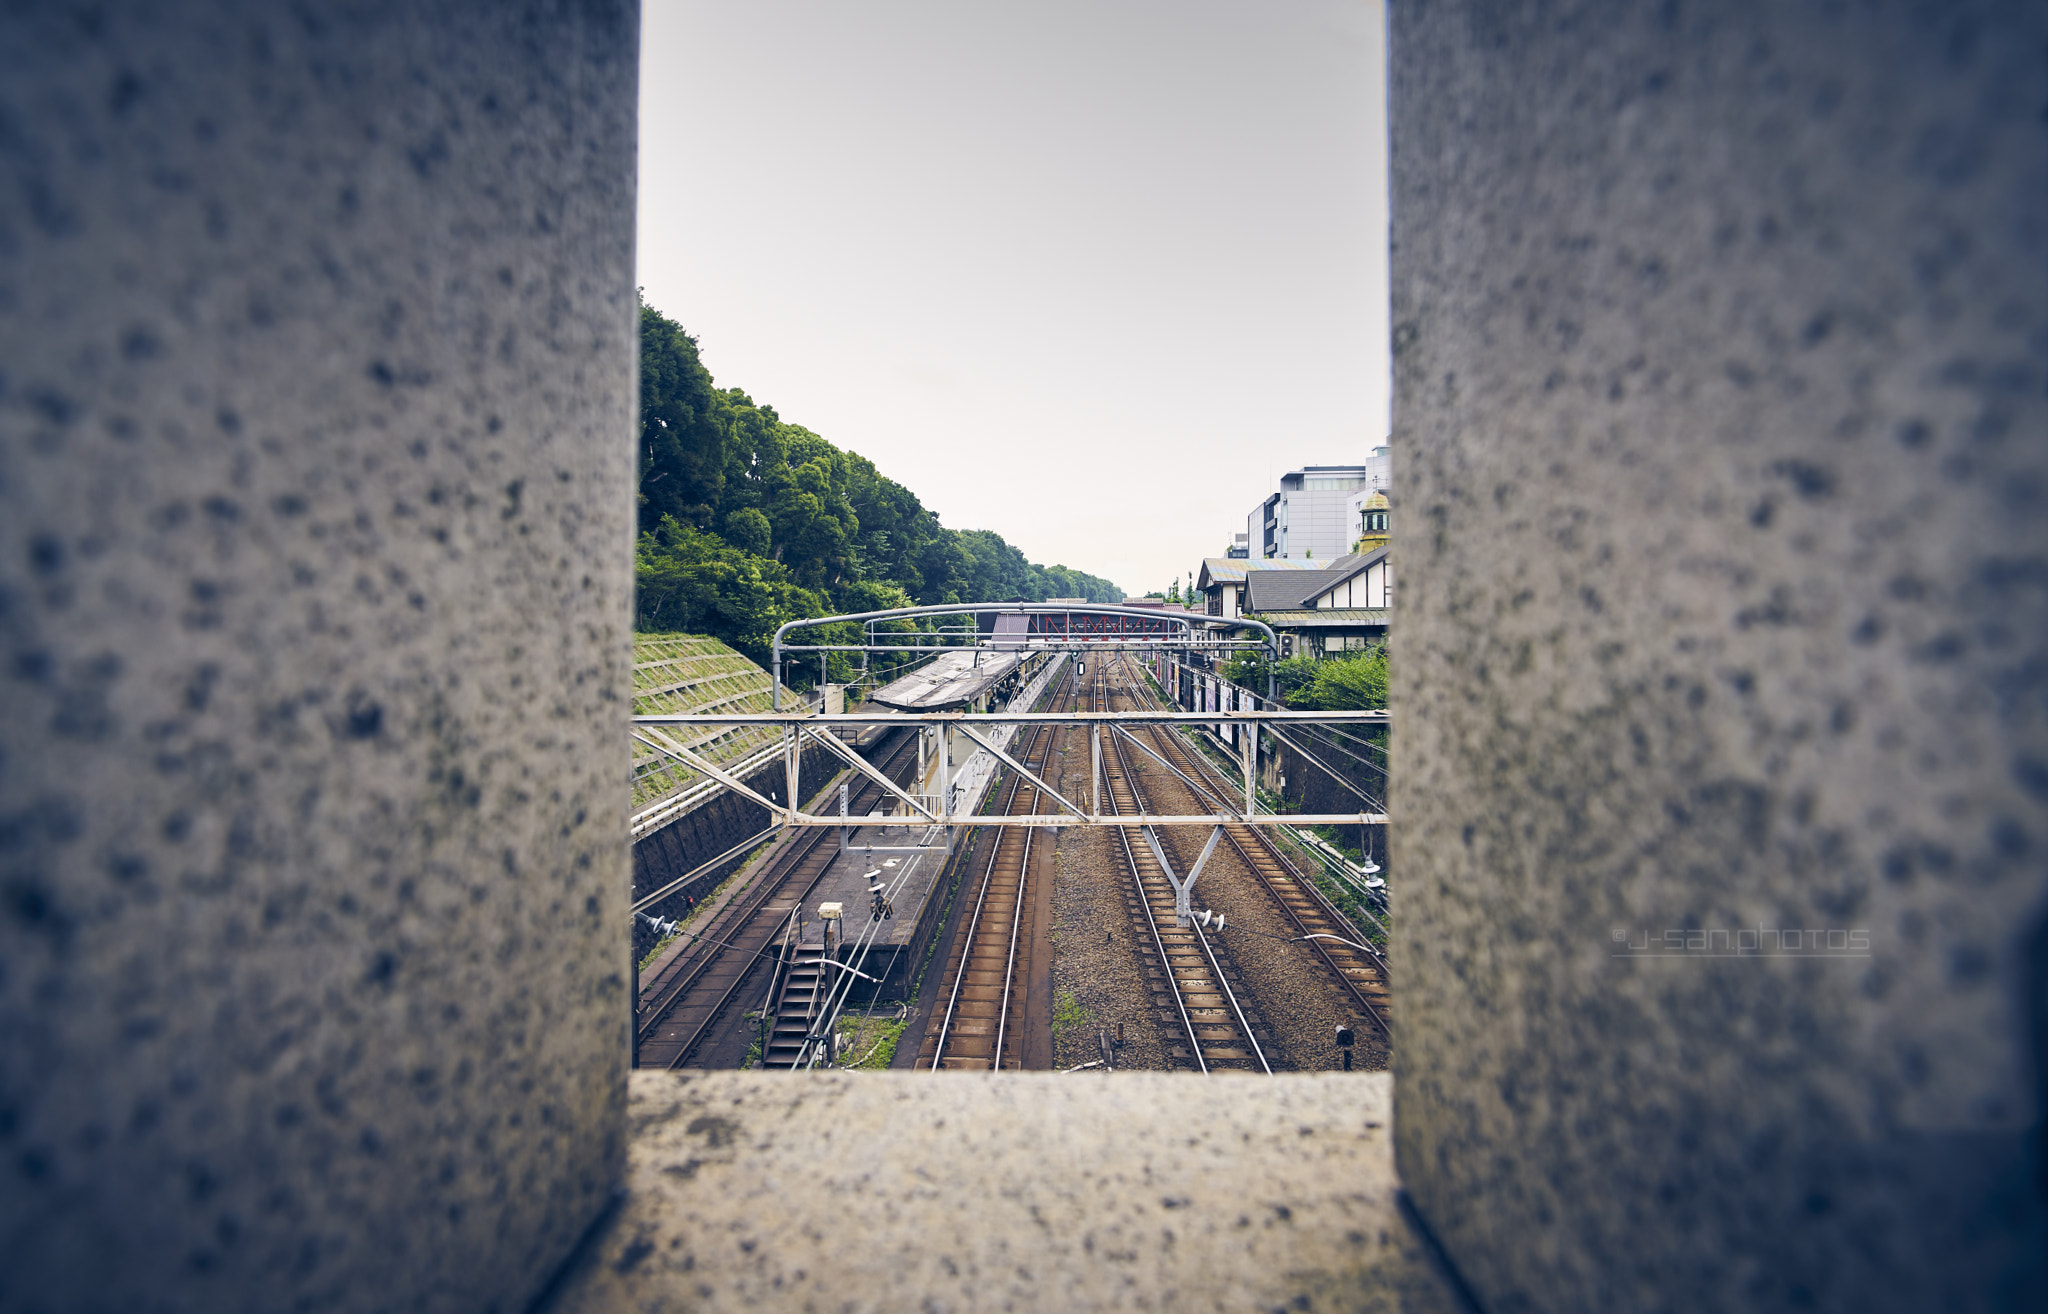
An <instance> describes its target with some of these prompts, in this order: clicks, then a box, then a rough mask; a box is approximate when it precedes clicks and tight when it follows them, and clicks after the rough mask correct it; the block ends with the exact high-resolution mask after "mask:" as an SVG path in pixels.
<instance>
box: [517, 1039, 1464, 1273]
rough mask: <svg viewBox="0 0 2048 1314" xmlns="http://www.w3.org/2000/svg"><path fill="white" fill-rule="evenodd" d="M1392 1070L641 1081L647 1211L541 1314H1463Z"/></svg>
mask: <svg viewBox="0 0 2048 1314" xmlns="http://www.w3.org/2000/svg"><path fill="white" fill-rule="evenodd" d="M1388 1108H1389V1091H1388V1081H1387V1078H1386V1077H1384V1076H1380V1075H1367V1076H1352V1077H1349V1078H1344V1077H1336V1076H1322V1075H1295V1076H1287V1077H1279V1078H1263V1077H1260V1078H1253V1077H1199V1076H1181V1075H1175V1074H1169V1073H1152V1072H1123V1073H1116V1074H1113V1075H1098V1074H1093V1073H1077V1074H1060V1073H997V1074H987V1075H965V1074H957V1073H946V1074H939V1075H936V1076H934V1075H932V1074H928V1073H917V1074H912V1073H897V1072H890V1073H874V1074H865V1073H834V1074H807V1075H803V1076H797V1077H790V1076H782V1075H777V1074H772V1073H747V1072H717V1073H687V1072H686V1073H667V1072H660V1073H656V1072H638V1073H635V1074H633V1079H632V1100H631V1104H630V1106H629V1110H628V1112H629V1116H630V1120H631V1123H632V1127H633V1148H632V1172H631V1178H630V1182H631V1185H630V1194H629V1195H628V1197H627V1200H626V1203H625V1206H624V1208H623V1209H622V1210H621V1211H620V1213H619V1215H618V1216H617V1217H615V1218H614V1219H613V1220H612V1221H611V1222H610V1223H609V1224H608V1225H607V1226H606V1228H605V1230H604V1232H603V1234H602V1235H601V1236H599V1237H598V1238H597V1239H596V1241H595V1243H594V1244H593V1245H592V1246H591V1247H590V1248H589V1249H588V1250H587V1251H586V1252H585V1253H584V1255H583V1256H582V1259H581V1262H580V1265H579V1267H578V1268H577V1269H576V1270H575V1272H574V1273H572V1274H571V1275H570V1276H569V1277H568V1278H567V1280H566V1281H565V1283H564V1285H563V1287H562V1289H561V1291H560V1292H559V1294H558V1296H557V1298H556V1299H555V1300H554V1301H553V1302H551V1303H550V1304H548V1305H547V1306H546V1314H626V1312H627V1311H636V1312H645V1314H652V1312H653V1311H680V1310H715V1309H774V1310H792V1311H798V1310H800V1311H821V1310H849V1311H851V1310H904V1309H926V1310H954V1311H965V1310H999V1309H1008V1310H1231V1311H1244V1310H1282V1309H1286V1310H1311V1309H1312V1310H1369V1311H1387V1312H1388V1314H1392V1312H1393V1311H1404V1312H1406V1314H1424V1312H1425V1311H1426V1312H1427V1314H1456V1311H1457V1309H1458V1307H1457V1305H1456V1303H1455V1301H1454V1299H1453V1297H1452V1295H1451V1293H1450V1291H1449V1289H1448V1288H1447V1287H1446V1286H1445V1285H1444V1283H1443V1280H1442V1279H1441V1278H1440V1277H1439V1276H1438V1274H1437V1270H1436V1269H1434V1268H1433V1267H1432V1266H1431V1263H1430V1260H1429V1258H1428V1256H1427V1254H1426V1252H1425V1251H1424V1249H1423V1248H1422V1246H1421V1244H1420V1243H1419V1242H1418V1241H1417V1239H1416V1236H1415V1234H1414V1233H1413V1232H1412V1231H1411V1230H1410V1229H1409V1228H1408V1226H1407V1225H1406V1224H1405V1223H1404V1222H1403V1221H1402V1219H1401V1216H1400V1214H1399V1213H1398V1212H1397V1211H1396V1208H1395V1205H1394V1199H1393V1192H1394V1186H1395V1183H1394V1176H1393V1157H1392V1153H1391V1149H1390V1133H1389V1130H1388V1119H1389V1113H1388Z"/></svg>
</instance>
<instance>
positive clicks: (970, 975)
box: [916, 667, 1075, 1072]
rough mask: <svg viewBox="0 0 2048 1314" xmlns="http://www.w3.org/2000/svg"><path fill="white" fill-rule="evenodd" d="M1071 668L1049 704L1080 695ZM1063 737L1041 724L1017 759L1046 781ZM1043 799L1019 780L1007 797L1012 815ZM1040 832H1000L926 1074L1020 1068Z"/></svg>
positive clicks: (931, 1039) (950, 976)
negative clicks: (1023, 982) (1030, 902)
mask: <svg viewBox="0 0 2048 1314" xmlns="http://www.w3.org/2000/svg"><path fill="white" fill-rule="evenodd" d="M1074 683H1075V681H1074V675H1073V671H1072V668H1071V667H1070V668H1069V669H1068V671H1067V673H1066V675H1065V677H1064V680H1063V684H1062V686H1061V689H1060V691H1059V692H1058V693H1056V694H1055V695H1054V696H1053V698H1052V699H1051V700H1050V701H1052V702H1058V703H1066V702H1070V701H1071V700H1072V699H1073V698H1074V697H1075V693H1074ZM1064 738H1065V733H1064V732H1063V731H1058V730H1055V729H1053V728H1052V727H1050V726H1037V727H1034V728H1033V730H1032V736H1031V739H1030V741H1029V742H1028V743H1027V744H1026V745H1025V749H1024V752H1023V753H1022V754H1020V755H1019V760H1020V761H1022V762H1023V763H1024V765H1026V766H1027V767H1029V768H1031V770H1032V771H1033V772H1035V773H1036V774H1038V775H1039V776H1040V777H1043V776H1044V775H1045V774H1046V771H1047V764H1048V763H1049V761H1050V760H1051V759H1052V758H1053V757H1054V756H1055V755H1056V754H1057V753H1058V751H1059V748H1060V743H1061V741H1062V740H1063V739H1064ZM1044 802H1045V799H1044V797H1043V794H1042V792H1041V791H1040V790H1039V788H1038V787H1037V786H1036V785H1033V784H1032V783H1031V782H1029V781H1028V780H1025V779H1024V778H1023V777H1022V776H1019V775H1015V774H1013V775H1012V776H1011V779H1010V782H1009V785H1008V788H1007V790H1006V791H1005V794H1004V799H1003V811H1004V813H1005V814H1006V815H1012V816H1015V815H1025V814H1030V813H1034V812H1037V811H1039V810H1041V806H1042V805H1043V804H1044ZM1037 834H1038V832H1037V830H1035V829H1010V828H1002V829H999V830H997V831H996V834H995V836H994V840H993V843H992V844H991V845H990V847H989V857H988V863H987V865H986V866H985V867H984V869H983V871H982V876H981V882H980V885H979V887H978V889H977V890H976V893H975V900H974V911H973V912H972V913H971V914H970V915H969V918H968V923H967V926H966V928H965V929H964V930H963V931H962V932H961V933H960V934H959V935H957V936H956V937H955V943H954V947H953V950H952V953H951V954H950V955H949V957H948V959H947V963H946V975H945V977H944V978H942V979H944V980H947V981H949V982H951V984H950V986H949V987H948V988H947V990H946V1007H945V1008H944V1010H943V1011H941V1012H938V1013H937V1014H936V1015H935V1017H934V1020H933V1023H932V1025H930V1026H929V1027H927V1028H926V1033H925V1039H924V1043H923V1045H922V1047H921V1051H920V1053H919V1054H918V1056H917V1062H916V1067H917V1068H918V1069H920V1070H925V1071H934V1072H936V1071H938V1070H940V1069H945V1070H948V1071H967V1072H988V1071H1001V1070H1002V1069H1003V1068H1004V1067H1005V1066H1007V1067H1010V1068H1012V1069H1016V1068H1021V1067H1022V1066H1023V1062H1022V1050H1023V1048H1024V1035H1023V1018H1022V1016H1021V1013H1022V999H1021V997H1020V991H1019V988H1018V985H1019V983H1018V976H1019V959H1018V952H1019V949H1020V947H1026V946H1028V943H1029V936H1030V934H1031V932H1030V929H1029V923H1030V917H1029V912H1028V908H1027V905H1026V898H1027V896H1028V893H1029V891H1028V890H1027V885H1028V880H1029V876H1030V870H1031V858H1032V851H1033V848H1034V845H1035V844H1036V845H1042V844H1044V843H1046V841H1043V840H1036V839H1035V837H1036V836H1037Z"/></svg>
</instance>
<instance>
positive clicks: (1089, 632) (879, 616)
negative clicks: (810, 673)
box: [769, 602, 1280, 711]
mask: <svg viewBox="0 0 2048 1314" xmlns="http://www.w3.org/2000/svg"><path fill="white" fill-rule="evenodd" d="M924 616H974V617H976V618H977V619H979V618H983V617H989V618H994V619H995V623H994V624H993V625H991V626H989V627H988V628H986V629H981V628H977V631H976V633H977V641H976V644H974V645H967V644H952V645H947V646H951V647H968V646H982V645H983V644H986V646H989V647H997V648H1003V649H1005V650H1014V649H1016V648H1018V647H1026V648H1038V649H1042V650H1047V651H1070V650H1098V651H1099V650H1110V651H1122V650H1124V649H1127V648H1161V647H1167V648H1179V649H1183V650H1189V651H1193V650H1208V651H1215V650H1219V649H1224V650H1234V649H1242V648H1264V649H1265V650H1266V654H1267V656H1268V657H1269V658H1270V659H1273V660H1278V659H1279V656H1280V641H1279V638H1278V636H1276V635H1275V634H1274V633H1273V628H1272V626H1270V625H1267V624H1266V623H1265V622H1263V621H1256V620H1251V619H1249V618H1247V617H1242V616H1239V617H1232V618H1229V619H1225V618H1223V617H1218V616H1204V615H1200V614H1198V613H1195V612H1169V611H1164V610H1155V609H1153V608H1150V607H1116V606H1110V605H1108V604H1097V603H1075V604H1068V603H1048V602H970V603H958V604H953V603H942V604H940V605H937V606H930V607H890V608H887V609H885V610H882V611H853V612H847V613H845V614H844V615H840V616H809V617H805V618H804V619H802V620H793V621H784V622H783V623H782V624H781V625H780V626H778V627H777V628H776V631H775V639H774V641H773V643H771V645H770V650H771V653H770V658H769V661H770V663H771V664H770V666H769V670H770V671H771V673H773V674H774V675H775V676H776V677H777V681H778V682H777V683H776V685H775V702H774V706H775V708H776V710H778V711H779V710H781V707H782V689H781V685H780V683H779V680H780V677H781V675H782V659H783V654H784V653H797V652H820V653H822V652H904V651H907V650H910V649H917V650H919V651H929V650H931V649H932V647H933V645H931V644H924V643H901V642H891V643H810V644H794V643H786V642H785V641H784V640H785V636H787V635H788V634H789V633H790V632H791V631H793V630H805V629H810V628H812V627H814V626H819V625H835V624H839V623H841V622H845V621H852V622H859V623H866V622H871V621H885V620H915V619H917V618H919V617H924ZM1006 616H1021V617H1023V618H1025V621H1026V624H1025V627H1024V629H1023V632H1022V633H1021V634H1019V633H1017V632H1016V631H1015V630H1014V629H1012V628H1010V627H1006V626H1004V625H1003V624H1002V621H1001V619H1000V618H1002V617H1006ZM1076 617H1082V618H1087V619H1086V620H1084V621H1083V623H1080V624H1076V622H1075V619H1074V618H1076ZM1114 621H1120V622H1121V623H1112V622H1114ZM1055 622H1057V623H1056V624H1055ZM1089 622H1093V623H1089ZM1198 628H1199V630H1200V631H1201V632H1204V633H1217V632H1220V631H1224V630H1256V631H1258V632H1260V633H1262V634H1264V635H1265V639H1264V641H1263V642H1260V641H1254V640H1246V639H1225V638H1221V637H1215V638H1201V637H1197V632H1198ZM895 637H897V638H899V639H912V638H916V637H918V636H916V635H910V634H904V635H898V636H895ZM940 637H944V636H940ZM1266 692H1267V693H1268V694H1269V695H1270V694H1271V693H1272V690H1271V689H1270V688H1269V689H1268V690H1267V691H1266Z"/></svg>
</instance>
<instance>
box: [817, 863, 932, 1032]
mask: <svg viewBox="0 0 2048 1314" xmlns="http://www.w3.org/2000/svg"><path fill="white" fill-rule="evenodd" d="M835 842H836V841H835ZM944 843H945V838H944V833H943V832H942V831H940V830H939V829H938V828H937V827H933V826H858V827H854V828H852V829H850V830H849V831H848V834H847V844H848V850H847V852H845V853H842V854H840V855H839V856H838V857H837V858H835V859H834V860H833V862H832V866H831V867H830V868H829V869H828V870H827V871H826V873H825V875H824V876H823V877H822V878H821V879H820V880H819V881H818V884H817V886H816V888H815V889H814V890H813V891H812V893H811V896H810V898H809V899H807V900H805V906H804V909H803V919H804V922H805V924H806V926H807V927H808V928H810V932H811V934H810V935H809V938H813V939H814V938H816V937H815V931H816V929H817V924H818V907H819V905H820V904H825V903H838V904H839V905H840V906H841V907H842V908H844V909H845V915H844V917H843V918H842V920H841V924H840V927H839V930H838V931H837V932H835V934H834V936H833V945H834V949H833V956H834V957H836V958H838V959H839V960H840V961H841V962H844V963H848V964H850V965H852V966H855V967H857V968H858V970H860V971H863V972H866V973H867V974H868V975H870V976H876V977H880V978H881V982H880V984H875V983H872V982H867V981H862V982H860V983H858V988H857V989H856V990H855V992H854V995H853V997H854V998H855V999H859V1000H863V1001H864V1000H866V999H868V998H869V997H870V995H871V994H872V995H873V996H874V997H875V998H880V999H896V998H900V997H902V996H903V995H905V994H907V993H908V992H909V989H910V986H911V984H912V983H913V982H914V981H915V980H916V978H917V968H918V964H919V963H920V962H921V961H922V959H923V951H924V948H925V945H926V944H927V943H928V942H929V940H930V938H931V931H932V927H933V925H934V924H936V921H937V918H938V916H939V914H940V912H941V911H942V905H943V904H944V902H945V889H944V885H943V883H942V882H941V880H940V877H941V875H942V874H943V873H944V872H945V869H946V862H947V857H946V853H945V851H944V849H943V847H940V848H936V849H933V850H931V851H928V852H924V853H890V852H885V851H879V850H888V849H904V848H912V847H917V846H921V845H940V846H943V844H944ZM870 850H878V851H870ZM870 873H873V874H872V876H871V875H870ZM877 884H879V885H881V886H883V887H884V889H883V893H884V894H885V896H886V897H887V898H888V901H889V916H887V917H885V918H884V919H883V920H882V921H881V922H880V923H879V924H876V925H874V926H870V925H869V917H870V913H871V910H872V907H873V894H872V892H871V891H870V888H869V887H870V886H872V885H877Z"/></svg>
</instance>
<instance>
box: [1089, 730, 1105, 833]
mask: <svg viewBox="0 0 2048 1314" xmlns="http://www.w3.org/2000/svg"><path fill="white" fill-rule="evenodd" d="M1088 808H1089V813H1088V819H1089V820H1090V821H1093V820H1095V819H1097V818H1098V817H1100V816H1101V815H1102V727H1101V726H1094V725H1091V726H1089V727H1088Z"/></svg>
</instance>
